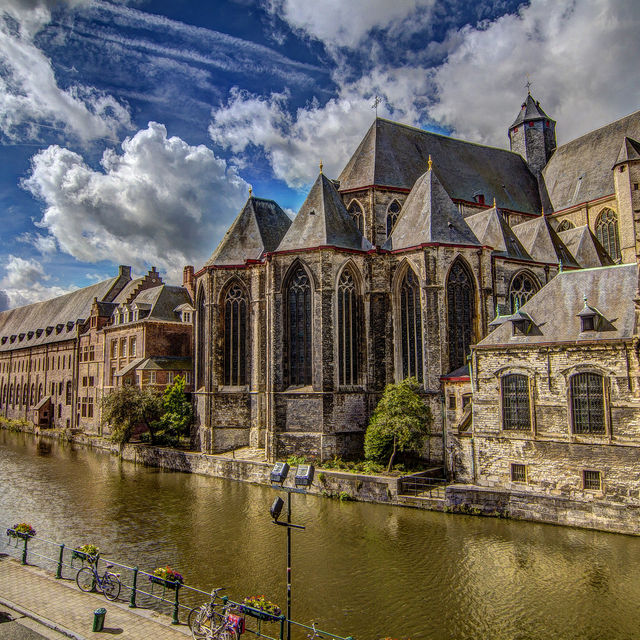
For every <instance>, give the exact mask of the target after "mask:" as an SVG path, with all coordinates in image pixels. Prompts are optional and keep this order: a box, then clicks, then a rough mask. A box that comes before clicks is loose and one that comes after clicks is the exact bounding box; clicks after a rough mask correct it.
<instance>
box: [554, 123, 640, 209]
mask: <svg viewBox="0 0 640 640" xmlns="http://www.w3.org/2000/svg"><path fill="white" fill-rule="evenodd" d="M625 137H627V138H632V139H633V140H638V139H640V111H636V112H635V113H632V114H631V115H628V116H626V117H624V118H620V120H616V121H615V122H612V123H611V124H608V125H606V126H604V127H601V128H600V129H596V130H595V131H591V132H590V133H587V134H586V135H584V136H582V137H580V138H577V139H576V140H573V141H571V142H568V143H567V144H564V145H562V146H560V147H558V148H557V149H556V150H555V152H554V154H553V155H552V156H551V159H550V160H549V162H548V163H547V166H546V167H545V168H544V169H543V170H542V175H543V177H544V181H545V185H546V188H547V192H548V193H549V197H550V199H551V204H552V206H553V210H554V211H559V210H560V209H566V208H567V207H571V206H573V205H576V204H580V203H581V202H586V201H590V200H596V199H597V198H601V197H603V196H607V195H610V194H612V193H613V192H614V185H613V172H612V171H611V168H612V167H613V166H614V164H615V163H616V162H617V160H618V156H619V154H620V151H621V147H622V144H623V142H624V139H625Z"/></svg>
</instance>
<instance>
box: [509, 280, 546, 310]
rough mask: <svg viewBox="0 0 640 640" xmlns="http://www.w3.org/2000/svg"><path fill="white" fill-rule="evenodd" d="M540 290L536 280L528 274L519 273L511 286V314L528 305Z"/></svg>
mask: <svg viewBox="0 0 640 640" xmlns="http://www.w3.org/2000/svg"><path fill="white" fill-rule="evenodd" d="M539 289H540V287H539V285H538V283H537V282H536V280H535V279H534V278H533V277H532V276H530V275H529V274H528V273H524V272H521V273H518V274H516V276H515V277H514V278H513V280H512V281H511V285H510V286H509V305H510V307H511V313H515V312H516V311H517V310H518V309H520V308H522V306H523V305H524V304H526V302H527V300H529V298H530V297H531V296H532V295H533V294H534V293H536V292H537V291H538V290H539Z"/></svg>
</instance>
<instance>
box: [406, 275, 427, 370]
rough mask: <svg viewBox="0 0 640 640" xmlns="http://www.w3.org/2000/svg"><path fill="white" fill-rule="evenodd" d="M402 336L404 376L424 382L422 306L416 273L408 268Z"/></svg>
mask: <svg viewBox="0 0 640 640" xmlns="http://www.w3.org/2000/svg"><path fill="white" fill-rule="evenodd" d="M400 338H401V340H402V349H401V351H402V377H403V378H409V377H411V376H415V377H416V378H417V379H418V381H419V382H422V380H423V375H422V306H421V303H420V285H419V284H418V278H417V277H416V274H415V273H414V272H413V271H412V270H411V269H407V271H406V273H405V274H404V278H403V279H402V284H401V285H400Z"/></svg>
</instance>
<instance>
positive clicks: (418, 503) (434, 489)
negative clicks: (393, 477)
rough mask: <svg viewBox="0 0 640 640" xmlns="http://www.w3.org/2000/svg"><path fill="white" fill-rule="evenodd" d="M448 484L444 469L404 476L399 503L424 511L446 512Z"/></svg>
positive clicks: (399, 491)
mask: <svg viewBox="0 0 640 640" xmlns="http://www.w3.org/2000/svg"><path fill="white" fill-rule="evenodd" d="M447 484H448V482H447V480H446V478H445V475H444V469H443V468H442V467H435V468H433V469H428V470H427V471H422V472H420V473H414V474H412V475H409V476H404V477H403V478H402V479H401V480H400V487H399V490H398V502H400V503H401V504H406V505H411V506H414V507H420V508H423V509H436V510H444V507H445V496H446V486H447Z"/></svg>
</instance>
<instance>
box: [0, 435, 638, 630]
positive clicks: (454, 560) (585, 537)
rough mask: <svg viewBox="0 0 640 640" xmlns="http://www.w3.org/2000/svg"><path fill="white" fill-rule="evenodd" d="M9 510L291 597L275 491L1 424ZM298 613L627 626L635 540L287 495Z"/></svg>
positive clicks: (415, 622)
mask: <svg viewBox="0 0 640 640" xmlns="http://www.w3.org/2000/svg"><path fill="white" fill-rule="evenodd" d="M0 486H2V487H3V491H2V493H0V520H1V521H2V523H7V522H11V523H12V522H13V521H17V520H27V521H30V522H31V523H32V524H33V525H34V526H35V527H36V529H37V530H38V531H39V535H46V537H48V538H51V539H58V540H62V541H64V542H65V543H67V544H72V545H81V544H84V543H95V544H98V545H99V546H100V547H101V548H102V549H103V552H104V553H106V554H108V555H112V556H113V557H114V558H117V559H120V560H122V561H123V562H125V563H128V564H139V565H140V566H141V567H144V568H147V569H153V568H154V567H157V566H160V565H164V564H171V565H172V566H175V567H176V568H177V569H178V570H180V571H181V573H183V574H184V575H185V577H186V579H187V581H188V582H189V583H191V584H194V585H195V586H199V587H201V588H203V589H209V588H211V587H212V586H220V585H223V586H226V587H227V589H228V593H229V595H231V597H235V598H240V597H243V596H246V595H254V594H263V593H264V594H265V595H267V597H268V598H269V599H271V600H273V601H276V602H279V603H280V604H282V605H284V602H285V586H284V582H285V580H284V577H285V560H286V558H285V531H284V529H283V528H281V527H275V526H273V525H272V524H271V522H270V518H269V514H268V511H269V506H270V505H271V502H272V501H273V497H274V491H273V490H272V489H270V488H266V487H258V486H252V485H248V484H242V483H238V482H231V481H224V480H220V479H215V478H205V477H201V476H190V475H186V474H180V473H171V472H164V471H160V470H156V469H149V468H144V467H138V466H135V465H133V464H130V463H125V462H122V461H120V460H119V458H118V457H117V456H113V455H110V454H106V453H103V452H98V451H90V450H86V449H84V448H81V447H76V446H74V445H72V444H69V443H51V442H48V441H46V440H45V439H40V440H36V439H35V438H33V437H31V436H24V435H20V434H11V433H7V432H0ZM293 503H294V504H293V509H294V519H295V522H299V523H301V524H305V525H306V527H307V529H306V530H305V531H296V532H294V533H293V536H294V538H293V553H294V557H293V593H294V602H293V615H294V618H296V619H301V620H312V619H313V620H316V621H317V622H318V624H319V625H320V626H321V627H326V628H329V629H332V630H335V631H336V632H344V633H345V634H352V635H354V636H356V637H357V638H358V639H359V640H365V639H375V638H380V637H384V636H386V635H389V636H392V637H394V638H408V637H410V638H413V640H416V639H420V638H434V639H435V638H437V639H443V638H444V639H446V638H452V639H453V638H455V639H458V638H474V639H475V638H491V639H494V638H495V639H505V640H506V639H509V640H511V639H513V638H537V639H543V638H563V639H564V638H567V639H573V638H576V639H578V638H580V639H583V638H604V637H606V638H612V639H617V638H630V637H635V636H637V628H638V624H639V623H640V614H639V613H638V611H637V609H636V607H635V606H634V605H633V603H634V602H635V601H636V600H637V598H638V596H639V595H640V579H639V578H638V576H637V575H636V572H635V571H634V566H635V564H634V560H635V557H636V556H637V554H638V551H639V546H638V545H639V543H640V540H638V539H636V538H631V537H626V536H618V535H611V534H603V533H597V532H589V531H580V530H571V529H563V528H560V527H552V526H547V525H534V524H531V523H523V522H510V521H505V520H498V519H489V518H487V519H483V518H473V517H470V516H451V515H447V514H439V513H430V512H421V511H418V510H410V509H398V508H391V507H386V506H383V505H370V504H361V503H339V502H334V501H330V500H326V499H322V498H317V497H313V496H304V495H294V496H293Z"/></svg>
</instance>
